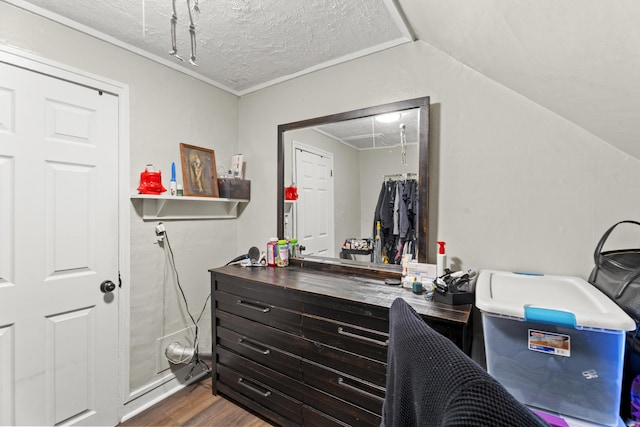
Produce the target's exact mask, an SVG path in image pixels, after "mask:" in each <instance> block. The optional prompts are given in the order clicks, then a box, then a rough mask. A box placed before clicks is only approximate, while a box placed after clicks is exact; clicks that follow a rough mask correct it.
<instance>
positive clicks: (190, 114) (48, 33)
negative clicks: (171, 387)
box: [0, 2, 238, 398]
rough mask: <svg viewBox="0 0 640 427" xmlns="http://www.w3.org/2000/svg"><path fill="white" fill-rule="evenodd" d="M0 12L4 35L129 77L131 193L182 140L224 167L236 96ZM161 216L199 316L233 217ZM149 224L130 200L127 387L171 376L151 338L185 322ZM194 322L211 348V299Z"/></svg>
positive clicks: (164, 164)
mask: <svg viewBox="0 0 640 427" xmlns="http://www.w3.org/2000/svg"><path fill="white" fill-rule="evenodd" d="M0 16H1V17H2V25H0V43H1V44H4V45H8V46H11V47H15V48H19V49H21V50H24V51H28V52H31V53H34V54H36V55H39V56H42V57H46V58H49V59H51V60H54V61H56V62H60V63H63V64H67V65H70V66H72V67H74V68H77V69H80V70H84V71H87V72H89V73H92V74H95V75H98V76H103V77H106V78H109V79H112V80H116V81H119V82H122V83H126V84H128V85H129V90H130V144H131V159H130V163H131V171H130V180H131V194H135V193H136V192H137V191H136V190H135V189H136V188H137V186H138V184H139V179H140V172H142V170H143V169H144V166H145V165H146V164H147V163H153V164H154V165H155V166H156V168H157V169H160V170H161V171H162V172H163V182H164V186H165V187H167V188H168V187H169V185H168V184H169V178H170V171H171V169H170V168H171V162H176V166H178V176H181V175H180V170H181V169H180V166H179V165H180V151H179V144H180V143H181V142H185V143H188V144H192V145H197V146H201V147H207V148H211V149H214V150H215V154H216V159H217V164H218V165H226V167H227V168H229V166H230V163H231V156H232V154H234V153H236V152H237V140H238V135H237V129H238V116H237V111H238V99H237V97H236V96H234V95H230V94H228V93H226V92H223V91H221V90H219V89H216V88H214V87H212V86H210V85H208V84H205V83H202V82H200V81H198V80H196V79H193V78H191V77H188V76H186V75H184V74H182V73H178V72H176V71H173V70H172V69H170V68H168V67H165V66H162V65H159V64H157V63H155V62H152V61H150V60H147V59H145V58H142V57H140V56H138V55H135V54H132V53H129V52H127V51H125V50H123V49H120V48H117V47H115V46H113V45H110V44H108V43H105V42H101V41H98V40H97V39H95V38H93V37H89V36H86V35H82V34H80V33H78V32H76V31H73V30H70V29H68V28H66V27H64V26H62V25H59V24H55V23H53V22H51V21H49V20H46V19H42V18H39V17H37V16H35V15H33V14H30V13H25V12H22V11H20V10H19V9H17V8H15V7H13V6H10V5H7V4H6V3H3V2H0ZM114 179H115V178H114ZM179 181H181V179H179ZM116 214H117V209H116V207H114V215H116ZM164 223H165V226H166V228H167V234H168V236H169V239H170V242H171V247H172V248H173V253H174V255H175V262H176V266H177V269H178V272H179V275H180V281H181V283H182V286H183V288H184V291H185V294H186V296H187V300H188V302H189V307H190V309H191V311H192V313H193V314H194V316H197V315H198V314H199V312H200V310H201V308H202V306H203V304H204V302H205V300H206V297H207V295H208V294H209V286H210V285H209V284H210V279H209V273H208V271H207V269H209V268H212V267H216V266H220V265H223V264H224V263H226V262H227V261H228V260H230V259H231V258H233V257H235V256H236V255H238V249H237V243H236V242H237V240H236V239H237V221H236V220H216V221H165V222H164ZM155 225H156V222H143V221H142V220H141V218H140V216H139V215H138V214H137V212H136V210H135V208H134V204H133V203H132V204H131V221H130V228H131V239H130V245H131V283H124V284H123V285H124V286H130V294H131V301H130V302H131V307H130V317H131V324H130V343H131V355H130V361H129V367H130V379H129V388H130V390H131V391H132V392H134V391H136V390H139V391H140V390H141V391H144V390H146V389H149V388H152V387H154V384H158V383H161V382H162V381H163V379H165V378H171V377H173V376H174V374H173V372H171V371H169V370H165V371H162V372H158V368H157V366H156V365H157V360H158V349H157V348H156V340H157V339H158V338H160V337H162V336H164V335H167V334H171V333H173V332H176V331H179V330H182V329H184V328H186V327H189V326H190V324H191V321H190V320H189V318H188V316H187V315H186V313H185V312H184V308H183V307H184V304H183V303H182V299H181V296H180V295H179V291H178V290H177V288H176V284H175V281H174V280H173V279H172V277H173V274H172V271H171V269H169V268H168V260H167V259H165V252H164V251H163V249H162V248H160V247H159V246H158V245H156V244H154V243H155ZM200 326H201V342H200V348H201V349H202V351H203V352H207V353H210V351H211V350H210V349H211V327H210V315H209V310H208V306H207V310H206V312H205V313H204V315H203V317H202V320H201V321H200ZM162 359H163V358H162V357H161V358H160V360H162ZM125 398H126V396H125Z"/></svg>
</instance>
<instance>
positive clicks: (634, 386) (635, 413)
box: [629, 375, 640, 421]
mask: <svg viewBox="0 0 640 427" xmlns="http://www.w3.org/2000/svg"><path fill="white" fill-rule="evenodd" d="M629 409H630V415H631V419H632V420H634V421H640V375H638V376H636V377H635V378H634V379H633V382H632V383H631V407H630V408H629Z"/></svg>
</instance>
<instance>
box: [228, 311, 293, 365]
mask: <svg viewBox="0 0 640 427" xmlns="http://www.w3.org/2000/svg"><path fill="white" fill-rule="evenodd" d="M216 318H217V319H216V320H217V322H218V328H224V329H228V330H230V331H233V332H235V333H237V334H239V335H243V336H244V337H246V338H247V339H249V340H252V341H254V342H260V343H262V344H263V345H266V346H269V347H272V348H279V349H280V350H282V351H284V352H287V353H291V354H295V355H296V356H302V344H301V342H300V341H301V340H302V338H300V337H299V336H297V335H293V334H290V333H288V332H284V331H282V330H280V329H276V328H272V327H270V326H266V325H263V324H261V323H256V322H254V321H252V320H249V319H245V318H244V317H240V316H235V315H233V314H230V313H227V312H225V311H220V310H218V311H216Z"/></svg>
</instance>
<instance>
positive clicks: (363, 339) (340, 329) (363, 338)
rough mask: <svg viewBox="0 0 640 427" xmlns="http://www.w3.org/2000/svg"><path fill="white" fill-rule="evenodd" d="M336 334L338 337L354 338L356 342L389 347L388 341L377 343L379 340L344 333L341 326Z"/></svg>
mask: <svg viewBox="0 0 640 427" xmlns="http://www.w3.org/2000/svg"><path fill="white" fill-rule="evenodd" d="M338 333H339V334H340V335H344V336H346V337H350V338H355V339H358V340H361V341H366V342H370V343H373V344H378V345H382V346H384V347H387V346H388V345H389V340H386V341H379V340H374V339H373V338H369V337H363V336H362V335H358V334H354V333H353V332H349V331H345V330H344V328H343V327H342V326H340V327H339V328H338Z"/></svg>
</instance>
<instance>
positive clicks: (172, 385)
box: [120, 365, 211, 422]
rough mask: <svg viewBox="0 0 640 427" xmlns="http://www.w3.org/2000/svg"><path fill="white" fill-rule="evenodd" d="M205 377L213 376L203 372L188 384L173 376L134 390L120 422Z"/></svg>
mask: <svg viewBox="0 0 640 427" xmlns="http://www.w3.org/2000/svg"><path fill="white" fill-rule="evenodd" d="M189 366H191V365H188V366H187V367H189ZM183 370H184V369H183ZM178 372H180V371H178ZM185 372H187V371H185ZM205 375H211V374H209V373H207V372H205V371H202V372H201V373H200V374H199V375H194V377H193V378H192V379H191V380H189V381H188V382H182V381H180V380H178V378H177V377H176V376H175V375H172V376H170V377H164V378H161V379H159V380H157V381H154V382H152V383H150V384H147V385H145V386H144V387H142V388H139V389H137V390H134V391H133V392H131V394H130V395H129V398H128V399H127V401H126V402H125V403H124V406H123V413H122V416H121V419H120V422H124V421H127V420H129V419H131V418H133V417H135V416H136V415H138V414H140V413H141V412H143V411H145V410H146V409H149V408H150V407H152V406H153V405H155V404H156V403H158V402H161V401H162V400H164V399H166V398H167V397H169V396H171V395H172V394H174V393H177V392H178V391H180V390H182V389H183V388H185V387H187V386H188V385H190V384H192V383H194V382H196V381H198V380H200V379H201V378H202V377H204V376H205Z"/></svg>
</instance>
